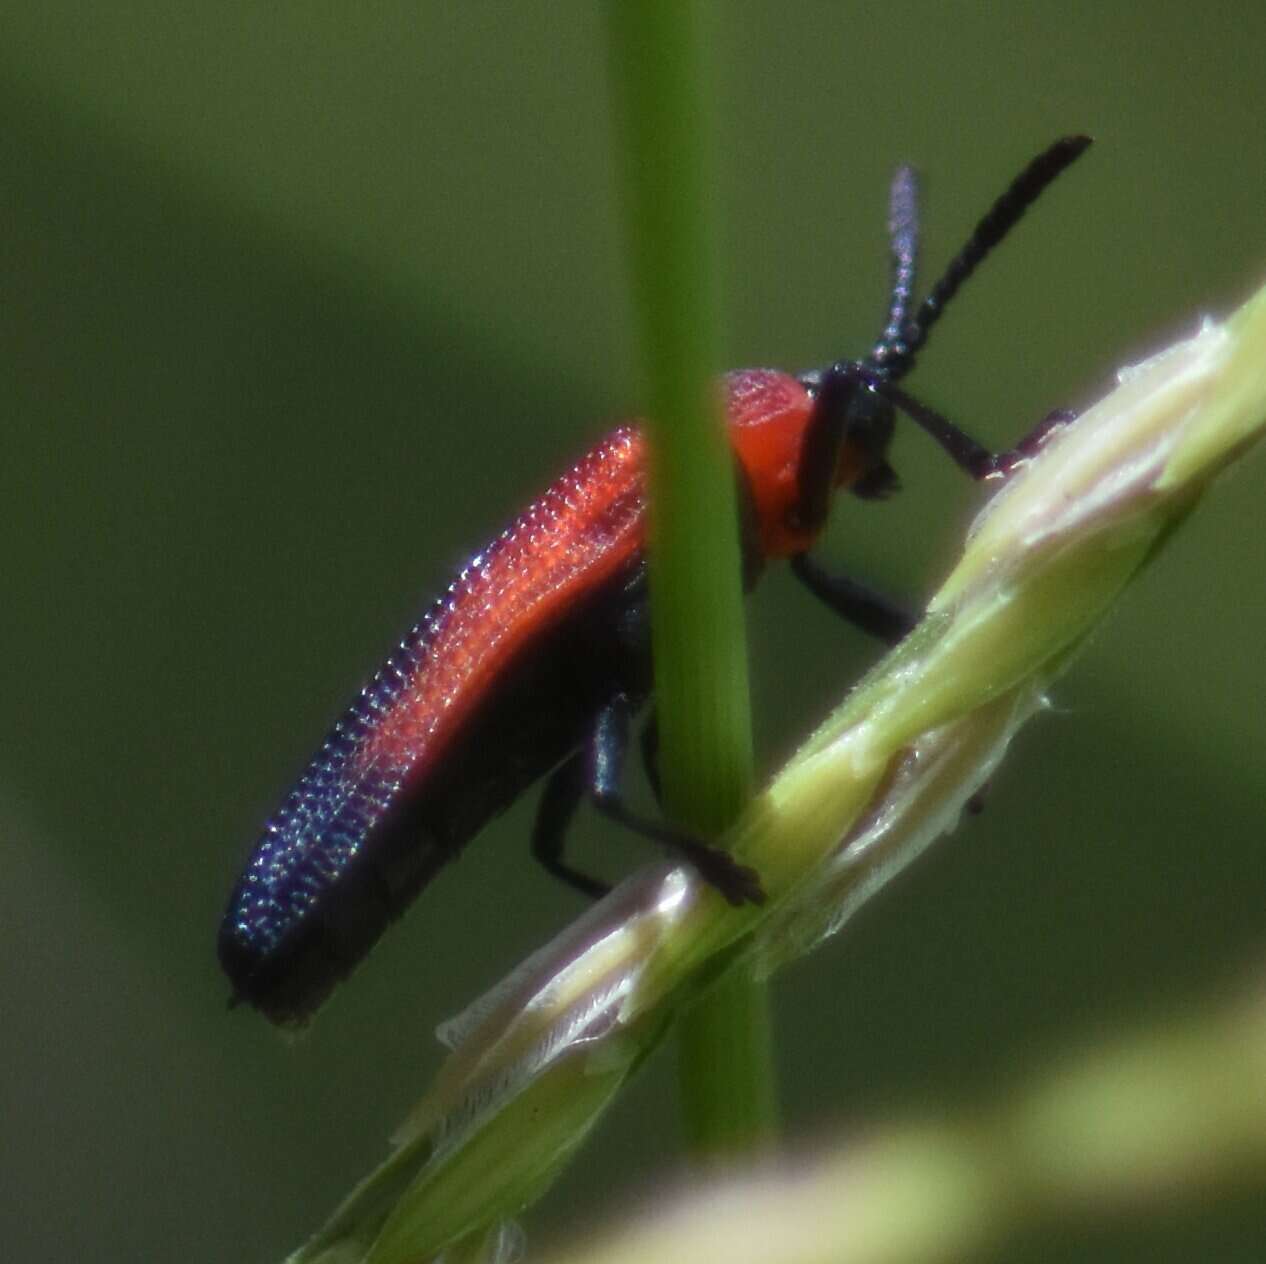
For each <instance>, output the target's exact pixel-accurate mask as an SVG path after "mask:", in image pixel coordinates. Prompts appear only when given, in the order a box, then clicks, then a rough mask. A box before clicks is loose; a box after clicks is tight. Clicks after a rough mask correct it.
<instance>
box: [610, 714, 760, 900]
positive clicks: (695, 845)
mask: <svg viewBox="0 0 1266 1264" xmlns="http://www.w3.org/2000/svg"><path fill="white" fill-rule="evenodd" d="M632 711H633V706H632V704H631V702H630V700H629V698H628V696H627V695H626V694H616V695H615V697H613V698H612V699H611V701H610V702H609V703H607V705H606V706H605V707H603V708H602V710H601V711H599V712H598V720H597V723H596V724H595V725H594V730H593V737H592V738H591V740H590V743H589V751H588V772H589V793H590V795H591V797H592V798H593V802H594V806H595V807H597V808H598V810H599V811H600V812H602V814H603V815H604V816H607V817H609V818H610V819H611V820H613V821H616V822H618V823H619V824H620V825H623V826H624V827H625V828H626V829H630V830H633V831H634V832H635V833H638V834H641V835H643V836H644V837H646V838H650V839H653V840H654V841H656V842H658V843H662V844H663V845H664V846H666V847H669V848H671V849H672V850H673V851H675V852H677V853H678V855H680V856H681V857H682V858H683V859H685V860H688V861H689V862H690V863H691V864H692V865H693V866H694V867H695V869H697V870H698V871H699V874H700V876H701V877H702V878H703V879H704V880H705V881H706V882H707V883H708V884H709V885H710V886H713V887H715V888H716V889H717V891H719V892H720V894H721V895H723V896H724V897H725V899H726V900H728V901H729V902H730V903H731V904H735V905H738V904H745V903H752V904H763V903H764V901H765V893H764V891H763V890H762V889H761V885H760V878H759V876H758V875H757V873H756V871H755V870H754V869H749V868H748V867H747V866H745V865H741V864H739V863H738V861H736V860H735V859H734V858H733V857H732V856H730V855H729V854H728V853H726V852H724V851H722V850H721V848H719V847H713V846H712V845H711V844H710V843H706V842H704V841H703V839H701V838H696V837H694V835H692V834H687V833H684V832H682V831H680V830H675V829H673V828H672V827H671V826H668V825H663V824H660V823H658V822H656V821H651V820H648V819H646V818H645V817H643V816H639V815H638V814H637V813H635V812H633V811H631V810H630V809H629V807H628V806H627V805H626V804H625V802H624V798H623V796H622V795H621V793H620V775H621V773H622V771H623V769H624V756H625V752H626V751H627V749H628V742H629V719H630V716H631V713H632Z"/></svg>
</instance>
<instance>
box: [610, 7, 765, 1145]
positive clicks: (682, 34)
mask: <svg viewBox="0 0 1266 1264" xmlns="http://www.w3.org/2000/svg"><path fill="white" fill-rule="evenodd" d="M609 13H610V24H611V45H612V78H613V86H614V98H615V103H616V115H617V124H618V126H619V129H620V135H621V141H622V144H621V147H620V148H621V150H622V152H623V154H624V155H625V188H626V194H627V203H628V212H629V213H628V220H629V226H630V243H631V256H632V270H633V283H634V293H635V299H636V307H637V316H638V322H639V329H640V335H641V342H642V347H643V359H644V362H645V366H646V375H647V382H648V393H649V405H650V407H649V414H650V415H649V421H648V424H647V432H648V434H649V436H650V441H651V550H650V567H651V574H650V591H651V612H652V613H651V623H652V636H653V645H654V656H655V689H656V712H657V715H658V722H659V730H660V750H661V762H662V779H663V786H664V801H665V805H666V807H667V809H668V811H669V813H670V814H671V815H672V816H673V818H674V819H675V820H677V821H679V822H680V823H681V824H682V825H684V826H686V827H688V828H690V829H692V830H695V831H697V832H699V833H702V834H705V835H708V836H715V835H716V834H719V833H720V832H721V831H722V830H724V829H725V828H726V827H727V826H728V825H729V824H730V823H731V822H732V821H733V820H734V819H735V817H736V816H737V815H738V813H739V812H740V811H741V809H742V807H743V805H744V803H745V802H746V801H747V798H748V797H749V795H750V793H751V786H752V740H751V712H750V701H749V696H748V678H747V654H746V644H745V641H746V638H745V634H744V624H743V593H742V581H741V577H742V565H741V557H740V552H739V542H738V531H737V521H738V518H737V506H736V500H735V491H734V475H733V458H732V455H731V453H730V448H729V444H728V441H727V438H726V435H725V432H724V425H723V421H722V418H721V415H720V409H719V407H718V400H717V398H716V389H715V385H714V381H715V377H714V374H715V371H716V367H717V358H718V357H717V355H716V344H717V335H716V328H717V303H716V300H715V294H716V285H715V279H714V273H715V268H714V266H713V244H712V237H711V233H710V230H709V214H708V198H709V191H710V188H711V180H710V178H709V173H710V165H709V162H708V145H707V136H708V127H707V122H706V117H705V114H706V111H705V101H706V98H707V96H708V93H707V91H706V89H705V87H704V84H705V76H704V73H703V66H702V61H703V56H702V49H703V46H704V40H703V39H702V38H701V26H702V14H701V6H700V5H698V4H693V3H685V2H684V0H637V2H629V3H617V4H613V5H612V6H611V7H610V10H609ZM757 989H762V990H763V985H758V984H756V983H755V982H753V981H752V980H751V979H750V978H749V977H748V976H747V975H746V974H744V975H742V976H735V977H734V978H733V979H731V980H727V981H726V982H725V984H724V985H723V986H720V987H718V988H716V989H714V990H713V991H712V992H711V993H710V994H709V996H708V997H707V998H705V999H704V1000H703V1001H702V1002H701V1003H700V1004H699V1005H698V1006H697V1007H696V1008H695V1010H694V1011H693V1012H692V1014H691V1016H690V1017H689V1019H688V1020H687V1023H686V1031H685V1033H684V1036H683V1040H682V1046H681V1085H682V1108H683V1112H684V1114H685V1119H686V1133H687V1136H688V1138H689V1141H690V1145H691V1147H692V1149H693V1150H694V1151H695V1152H696V1153H698V1154H704V1153H708V1152H713V1151H718V1150H725V1151H730V1150H732V1148H733V1146H734V1145H735V1144H736V1141H737V1139H738V1138H739V1137H740V1136H741V1137H743V1138H746V1139H748V1140H749V1141H750V1140H751V1139H752V1138H753V1137H754V1136H756V1135H758V1134H761V1133H764V1132H766V1131H768V1130H769V1129H770V1128H771V1127H772V1123H773V1118H774V1112H773V1109H772V1104H773V1101H774V1089H773V1064H772V1059H771V1057H770V1053H769V1050H770V1040H769V1024H768V1016H767V1001H766V1000H765V998H764V997H763V996H761V995H757V994H756V990H757Z"/></svg>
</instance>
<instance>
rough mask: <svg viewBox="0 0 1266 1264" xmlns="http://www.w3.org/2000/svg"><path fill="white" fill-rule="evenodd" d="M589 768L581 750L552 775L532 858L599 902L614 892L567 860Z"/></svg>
mask: <svg viewBox="0 0 1266 1264" xmlns="http://www.w3.org/2000/svg"><path fill="white" fill-rule="evenodd" d="M587 772H588V769H587V767H586V763H585V756H584V752H583V751H577V753H576V754H574V755H572V756H570V758H568V759H567V760H565V761H564V762H563V763H561V764H559V766H558V767H557V768H555V769H554V771H553V772H552V773H551V774H550V778H549V780H548V781H547V782H546V783H545V790H544V792H543V793H542V795H541V801H540V804H539V805H538V806H537V809H536V824H535V825H534V826H533V828H532V855H533V856H534V857H535V858H536V859H537V860H538V861H539V862H540V863H541V864H542V865H543V866H544V868H545V869H546V871H547V872H549V873H551V874H553V875H554V877H556V878H558V879H560V880H561V881H563V882H565V883H567V885H568V886H570V887H574V888H575V889H576V890H577V891H580V892H582V893H583V894H585V895H588V896H592V897H593V898H594V899H597V898H598V897H599V896H601V895H606V893H607V892H608V891H609V890H611V888H610V886H608V885H607V883H605V882H601V881H599V880H598V879H597V878H591V877H590V876H589V875H588V874H585V873H581V872H580V870H579V869H573V868H572V866H571V865H569V864H567V862H566V861H564V860H563V848H564V846H565V844H566V841H567V828H568V826H570V825H571V822H572V818H573V817H574V816H575V815H576V809H577V808H578V807H579V806H580V801H581V799H583V798H584V796H585V783H586V776H587Z"/></svg>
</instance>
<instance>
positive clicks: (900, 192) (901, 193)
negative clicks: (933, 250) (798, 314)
mask: <svg viewBox="0 0 1266 1264" xmlns="http://www.w3.org/2000/svg"><path fill="white" fill-rule="evenodd" d="M888 243H889V257H890V259H891V264H892V297H891V299H890V300H889V303H888V321H887V324H885V326H884V331H883V333H882V334H880V335H879V341H878V343H876V344H875V350H874V351H873V352H872V353H871V356H872V359H873V360H874V362H875V363H876V364H882V363H883V362H884V360H885V359H887V358H888V357H890V356H892V355H893V353H894V352H895V353H897V354H898V355H899V354H900V349H901V348H902V347H903V346H904V343H905V337H906V334H907V332H908V331H907V328H906V322H907V319H908V316H909V311H910V303H911V300H912V299H913V298H914V278H915V272H916V271H917V269H918V263H919V177H918V174H917V173H916V172H915V170H914V168H913V167H908V166H900V167H898V168H897V170H896V173H895V174H894V175H893V177H892V184H891V185H890V186H889V189H888Z"/></svg>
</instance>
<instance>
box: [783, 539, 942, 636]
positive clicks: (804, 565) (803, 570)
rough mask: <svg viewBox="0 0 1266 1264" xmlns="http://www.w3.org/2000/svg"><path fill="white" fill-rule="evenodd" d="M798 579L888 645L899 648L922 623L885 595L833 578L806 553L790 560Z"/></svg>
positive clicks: (863, 585) (844, 579)
mask: <svg viewBox="0 0 1266 1264" xmlns="http://www.w3.org/2000/svg"><path fill="white" fill-rule="evenodd" d="M791 570H792V573H793V574H794V575H795V577H796V578H797V579H798V580H799V581H800V582H801V583H802V584H803V585H804V586H805V587H806V588H807V589H808V590H809V591H810V592H811V593H812V594H813V595H814V596H815V597H817V598H818V599H819V600H820V601H822V602H824V603H825V604H826V605H827V606H829V607H830V608H831V609H832V610H834V611H835V613H836V614H838V615H839V616H840V617H841V618H842V619H847V620H848V622H849V623H851V624H853V626H854V627H857V628H860V629H861V630H862V631H863V632H865V633H867V634H869V635H870V636H874V637H878V638H879V639H880V640H881V641H883V642H885V643H886V644H888V645H896V643H897V642H898V641H900V640H901V639H902V638H903V637H905V636H906V635H907V634H908V633H909V632H910V630H911V629H912V628H913V627H914V625H915V624H916V623H917V622H918V621H919V620H918V616H917V615H915V614H913V613H912V612H911V611H909V610H907V609H906V608H905V607H904V606H901V605H899V604H898V603H897V602H895V601H893V600H892V599H891V598H889V597H885V596H884V595H883V594H882V593H878V592H875V591H874V589H871V588H867V587H866V585H865V584H859V583H858V582H857V581H856V580H853V579H849V578H848V576H847V575H831V574H829V573H828V572H826V571H824V570H823V569H822V568H821V567H820V566H819V565H818V564H817V563H816V562H815V561H814V560H813V559H812V558H811V557H810V556H809V555H808V554H807V553H799V554H797V555H796V556H795V557H793V558H792V559H791Z"/></svg>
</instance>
